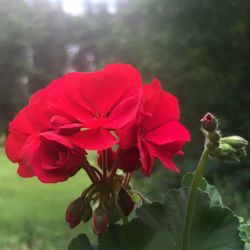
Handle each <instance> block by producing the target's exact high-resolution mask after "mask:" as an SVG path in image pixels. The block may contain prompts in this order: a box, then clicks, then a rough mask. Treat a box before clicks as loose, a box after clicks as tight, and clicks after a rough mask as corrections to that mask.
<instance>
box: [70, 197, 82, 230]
mask: <svg viewBox="0 0 250 250" xmlns="http://www.w3.org/2000/svg"><path fill="white" fill-rule="evenodd" d="M82 209H83V199H82V198H81V197H79V198H77V199H76V200H74V201H72V202H71V203H70V204H69V206H68V208H67V210H66V221H67V222H68V223H69V226H70V228H74V227H76V226H77V225H78V224H79V223H80V222H81V215H82Z"/></svg>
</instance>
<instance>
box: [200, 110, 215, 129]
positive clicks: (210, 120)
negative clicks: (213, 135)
mask: <svg viewBox="0 0 250 250" xmlns="http://www.w3.org/2000/svg"><path fill="white" fill-rule="evenodd" d="M201 126H202V128H203V129H204V130H205V131H207V132H213V131H214V130H215V129H216V128H217V127H218V121H217V119H216V117H215V116H214V115H213V114H211V113H207V114H206V115H204V116H203V118H202V119H201Z"/></svg>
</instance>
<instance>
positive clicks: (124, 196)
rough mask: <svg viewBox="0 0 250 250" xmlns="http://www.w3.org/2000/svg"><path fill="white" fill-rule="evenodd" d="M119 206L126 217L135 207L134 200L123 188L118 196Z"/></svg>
mask: <svg viewBox="0 0 250 250" xmlns="http://www.w3.org/2000/svg"><path fill="white" fill-rule="evenodd" d="M118 204H119V206H120V208H121V210H122V211H123V213H124V215H125V216H128V215H129V214H130V213H131V212H132V211H133V209H134V206H135V204H134V202H133V200H132V198H131V197H130V195H129V194H128V192H127V191H126V190H125V189H124V188H121V190H120V192H119V194H118Z"/></svg>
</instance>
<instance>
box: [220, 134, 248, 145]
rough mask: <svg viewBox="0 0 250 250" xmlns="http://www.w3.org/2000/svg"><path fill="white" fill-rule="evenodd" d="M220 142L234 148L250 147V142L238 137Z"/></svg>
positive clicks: (226, 138) (230, 137) (234, 136)
mask: <svg viewBox="0 0 250 250" xmlns="http://www.w3.org/2000/svg"><path fill="white" fill-rule="evenodd" d="M220 141H221V142H223V143H227V144H229V145H230V146H232V147H233V148H242V147H245V146H247V145H248V141H247V140H245V139H244V138H242V137H241V136H238V135H232V136H227V137H223V138H221V140H220Z"/></svg>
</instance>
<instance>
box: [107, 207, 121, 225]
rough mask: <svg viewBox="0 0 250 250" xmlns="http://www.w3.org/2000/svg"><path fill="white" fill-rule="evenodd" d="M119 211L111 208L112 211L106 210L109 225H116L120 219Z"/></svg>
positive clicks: (116, 208)
mask: <svg viewBox="0 0 250 250" xmlns="http://www.w3.org/2000/svg"><path fill="white" fill-rule="evenodd" d="M121 213H122V212H121V209H119V208H118V207H113V209H110V210H107V214H108V219H109V224H112V223H116V222H118V221H119V220H120V219H121Z"/></svg>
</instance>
